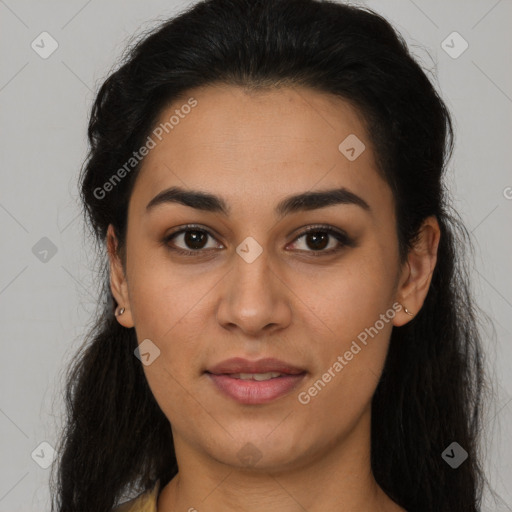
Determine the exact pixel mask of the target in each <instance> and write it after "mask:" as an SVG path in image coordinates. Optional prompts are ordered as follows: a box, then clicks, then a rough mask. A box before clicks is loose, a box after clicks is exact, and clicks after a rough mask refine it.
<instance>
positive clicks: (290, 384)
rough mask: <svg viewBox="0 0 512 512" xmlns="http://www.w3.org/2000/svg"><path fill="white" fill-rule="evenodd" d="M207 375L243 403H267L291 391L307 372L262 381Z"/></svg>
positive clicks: (223, 390) (234, 398)
mask: <svg viewBox="0 0 512 512" xmlns="http://www.w3.org/2000/svg"><path fill="white" fill-rule="evenodd" d="M207 375H208V377H210V379H211V380H212V382H213V383H214V384H215V385H216V386H217V388H218V389H219V390H220V391H221V392H222V393H224V394H225V395H227V396H229V397H230V398H232V399H233V400H235V401H237V402H239V403H241V404H266V403H268V402H271V401H272V400H276V399H278V398H281V397H282V396H284V395H286V394H287V393H289V392H290V391H291V390H292V389H294V388H295V387H296V386H297V385H298V384H299V382H300V381H301V380H302V379H303V378H304V376H305V373H300V374H298V375H285V376H282V377H276V378H274V379H269V380H260V381H257V380H243V379H235V378H233V377H230V376H229V375H225V374H224V375H215V374H213V373H207Z"/></svg>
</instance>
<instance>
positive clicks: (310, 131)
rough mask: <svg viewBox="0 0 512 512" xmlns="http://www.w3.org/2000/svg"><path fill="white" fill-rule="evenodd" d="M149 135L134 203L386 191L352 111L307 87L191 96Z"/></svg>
mask: <svg viewBox="0 0 512 512" xmlns="http://www.w3.org/2000/svg"><path fill="white" fill-rule="evenodd" d="M190 105H193V106H192V107H190ZM150 136H151V138H152V139H153V141H154V142H155V145H154V148H153V149H151V150H150V151H149V153H148V154H147V156H146V157H145V159H144V162H143V165H142V169H141V171H140V174H139V176H138V178H137V182H136V186H135V189H134V192H133V195H134V196H137V197H136V198H134V199H135V200H138V198H143V200H146V199H147V200H148V201H149V200H150V199H151V198H152V197H153V196H154V195H156V194H157V193H159V192H160V191H161V190H163V189H165V188H167V187H169V186H172V185H179V186H180V187H184V188H191V189H204V190H208V191H209V192H212V193H214V194H217V195H220V196H223V197H226V198H229V197H240V196H241V195H243V196H244V197H246V198H247V200H248V201H249V202H250V201H251V198H252V199H256V200H260V201H261V200H268V198H269V197H272V196H276V198H277V197H280V196H283V195H288V194H289V193H290V192H294V191H296V192H304V191H306V190H314V189H316V188H318V189H321V188H324V189H325V188H331V187H334V186H343V187H347V188H349V189H351V190H352V191H353V192H355V193H357V194H359V195H362V196H365V195H366V196H367V197H371V196H372V195H376V194H379V190H380V191H382V188H383V185H384V186H385V185H386V184H385V183H384V182H383V180H382V179H381V177H380V175H379V173H378V172H377V168H376V163H375V158H374V152H373V149H372V145H371V142H370V140H369V139H368V136H367V133H366V128H365V125H364V121H363V119H362V117H361V116H360V114H359V112H358V111H357V109H355V108H354V107H353V106H352V105H351V104H349V103H348V102H346V101H345V100H343V99H341V98H338V97H335V96H333V95H330V94H326V93H322V92H318V91H314V90H312V89H308V88H301V87H295V86H294V87H281V88H277V89H266V90H258V91H248V90H245V89H242V88H241V87H237V86H227V85H211V86H207V87H203V88H198V89H193V90H190V91H188V92H187V94H185V95H184V96H183V97H182V98H180V100H176V101H174V102H173V103H172V104H171V105H169V106H168V107H166V108H165V109H164V110H163V111H162V112H161V113H160V117H159V119H158V121H157V123H156V124H155V127H154V129H153V132H152V133H151V134H150ZM352 148H353V149H354V150H353V151H352ZM347 149H348V150H349V152H348V153H347V152H346V151H347ZM354 154H355V156H356V158H355V159H354V158H353V157H354ZM384 199H385V198H384ZM146 202H147V201H146Z"/></svg>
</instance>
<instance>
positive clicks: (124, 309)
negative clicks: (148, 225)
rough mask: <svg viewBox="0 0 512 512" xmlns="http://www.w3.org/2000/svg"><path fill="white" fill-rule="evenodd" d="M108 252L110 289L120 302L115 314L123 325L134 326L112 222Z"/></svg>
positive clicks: (109, 227)
mask: <svg viewBox="0 0 512 512" xmlns="http://www.w3.org/2000/svg"><path fill="white" fill-rule="evenodd" d="M107 253H108V258H109V262H110V289H111V291H112V295H113V297H114V299H115V301H116V302H117V304H118V306H117V307H116V310H115V316H116V318H117V321H118V322H119V323H120V324H121V325H122V326H123V327H133V326H134V323H133V318H132V314H131V311H130V301H129V295H128V283H127V281H126V276H125V271H124V268H123V264H122V261H121V258H120V256H119V253H118V244H117V237H116V235H115V230H114V227H113V226H112V224H110V225H109V226H108V229H107Z"/></svg>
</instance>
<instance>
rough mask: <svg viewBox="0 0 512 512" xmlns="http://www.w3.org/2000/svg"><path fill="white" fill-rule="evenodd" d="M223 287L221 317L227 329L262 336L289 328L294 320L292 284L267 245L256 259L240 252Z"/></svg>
mask: <svg viewBox="0 0 512 512" xmlns="http://www.w3.org/2000/svg"><path fill="white" fill-rule="evenodd" d="M233 259H234V261H233V267H232V269H231V271H230V272H228V274H227V275H226V276H225V278H224V279H223V282H222V284H221V286H220V287H219V294H220V296H219V305H218V308H217V321H218V322H219V324H220V325H221V326H222V327H224V328H225V329H229V330H237V329H238V330H239V331H240V332H242V333H243V334H245V335H246V336H251V337H261V336H262V335H268V334H270V333H271V332H273V331H276V330H281V329H283V328H286V327H287V326H288V325H289V324H290V321H291V317H292V311H291V304H290V300H291V296H292V295H293V294H292V292H291V290H290V288H289V287H288V286H287V285H286V283H285V281H284V279H283V276H280V275H279V270H277V268H278V267H277V266H276V265H272V268H271V265H270V262H269V257H268V253H267V251H265V249H264V250H263V252H262V253H261V254H260V255H259V256H258V257H257V258H256V259H255V260H254V261H250V260H245V259H244V258H243V257H240V256H239V255H238V254H235V255H234V257H233Z"/></svg>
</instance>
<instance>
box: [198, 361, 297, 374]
mask: <svg viewBox="0 0 512 512" xmlns="http://www.w3.org/2000/svg"><path fill="white" fill-rule="evenodd" d="M206 371H207V373H213V374H215V375H232V374H237V373H269V372H277V373H280V374H286V375H298V374H300V373H304V372H305V370H304V369H303V368H298V367H297V366H293V365H291V364H288V363H285V362H284V361H280V360H279V359H274V358H267V359H260V360H259V361H249V360H247V359H244V358H242V357H234V358H232V359H227V360H226V361H222V362H221V363H218V364H216V365H215V366H212V367H211V368H208V369H207V370H206Z"/></svg>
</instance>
